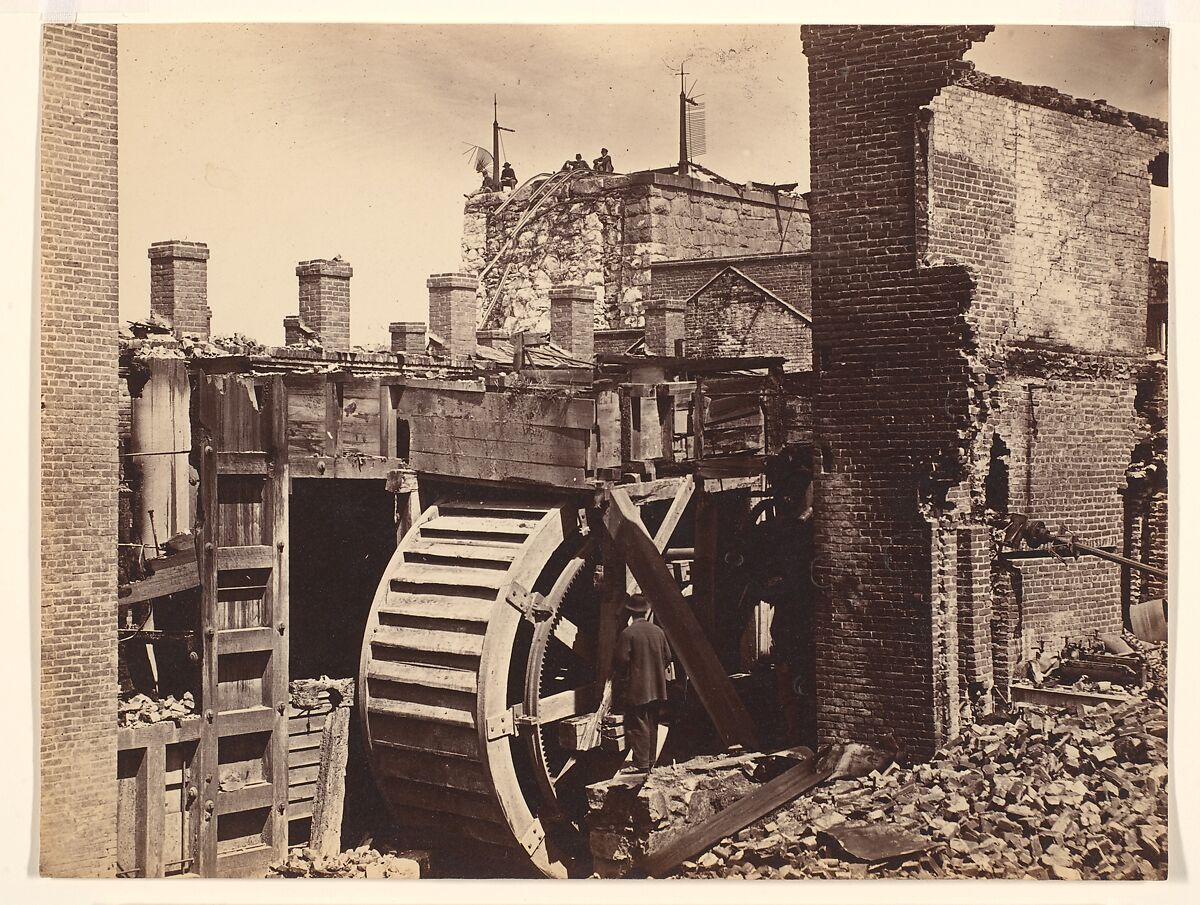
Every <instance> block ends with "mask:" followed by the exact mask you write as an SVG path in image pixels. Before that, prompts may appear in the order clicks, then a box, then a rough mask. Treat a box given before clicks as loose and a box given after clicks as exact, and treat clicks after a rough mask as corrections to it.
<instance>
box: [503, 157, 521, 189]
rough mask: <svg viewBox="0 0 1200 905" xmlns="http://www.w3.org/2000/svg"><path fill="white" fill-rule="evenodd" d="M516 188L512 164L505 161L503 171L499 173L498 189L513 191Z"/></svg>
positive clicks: (515, 173) (515, 177)
mask: <svg viewBox="0 0 1200 905" xmlns="http://www.w3.org/2000/svg"><path fill="white" fill-rule="evenodd" d="M516 187H517V172H516V170H514V169H513V168H512V164H511V163H509V162H508V161H507V160H506V161H504V169H502V170H501V171H500V188H502V189H515V188H516Z"/></svg>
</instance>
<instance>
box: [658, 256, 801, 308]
mask: <svg viewBox="0 0 1200 905" xmlns="http://www.w3.org/2000/svg"><path fill="white" fill-rule="evenodd" d="M726 267H736V268H737V269H738V270H740V271H741V272H742V273H743V274H745V275H746V276H748V277H749V278H750V279H752V280H754V282H756V283H758V284H759V285H761V286H762V287H763V288H765V289H769V290H770V291H771V292H773V293H775V295H777V296H779V297H780V298H781V299H783V300H784V301H785V302H788V303H789V304H791V305H793V306H794V307H796V308H799V309H800V310H801V311H803V312H804V313H805V314H809V315H811V314H812V266H811V264H810V263H809V259H808V254H807V253H797V254H786V255H748V256H734V257H720V258H691V259H688V260H683V261H658V262H656V263H655V264H653V265H652V266H651V268H650V298H655V299H678V300H683V299H688V298H691V297H692V294H693V293H694V292H695V291H696V290H697V289H700V288H701V287H702V286H704V284H705V283H707V282H708V281H709V280H711V279H712V278H713V277H715V276H716V275H717V274H718V273H720V272H721V271H722V270H724V269H725V268H726Z"/></svg>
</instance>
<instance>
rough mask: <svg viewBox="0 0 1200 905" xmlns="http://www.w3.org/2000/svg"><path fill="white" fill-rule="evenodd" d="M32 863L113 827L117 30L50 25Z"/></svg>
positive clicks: (65, 863) (86, 847)
mask: <svg viewBox="0 0 1200 905" xmlns="http://www.w3.org/2000/svg"><path fill="white" fill-rule="evenodd" d="M40 138H41V169H40V175H41V185H40V200H41V220H40V237H41V265H40V267H41V271H40V273H41V336H40V343H41V388H42V390H41V404H42V411H41V518H42V528H41V599H40V607H39V610H40V613H41V619H40V628H41V637H40V667H39V669H40V686H39V692H40V694H39V698H40V700H39V706H40V714H41V722H40V729H41V741H40V745H41V747H40V768H41V769H40V772H41V791H40V802H41V822H40V835H41V857H40V867H41V872H42V873H43V874H46V875H51V876H74V877H80V876H82V877H91V876H101V875H109V874H111V873H112V872H113V870H114V867H115V857H116V840H117V782H116V777H117V751H116V745H117V733H116V726H117V712H116V711H117V639H116V625H117V621H116V611H117V599H116V598H117V482H118V469H117V450H118V446H117V443H118V438H117V392H118V391H117V28H116V26H115V25H47V26H46V27H45V29H44V31H43V36H42V116H41V133H40Z"/></svg>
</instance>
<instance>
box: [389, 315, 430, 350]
mask: <svg viewBox="0 0 1200 905" xmlns="http://www.w3.org/2000/svg"><path fill="white" fill-rule="evenodd" d="M388 332H389V333H391V334H392V351H393V352H399V353H402V354H405V355H424V354H425V322H424V321H395V322H394V323H391V324H388Z"/></svg>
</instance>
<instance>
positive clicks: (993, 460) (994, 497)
mask: <svg viewBox="0 0 1200 905" xmlns="http://www.w3.org/2000/svg"><path fill="white" fill-rule="evenodd" d="M1008 454H1009V449H1008V446H1007V445H1006V444H1005V442H1004V440H1003V439H1002V438H1001V437H1000V435H999V434H992V449H991V452H990V454H989V462H988V472H987V476H986V477H985V478H984V479H983V497H984V505H985V506H986V507H987V508H988V509H991V510H992V511H993V512H1007V511H1008Z"/></svg>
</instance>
